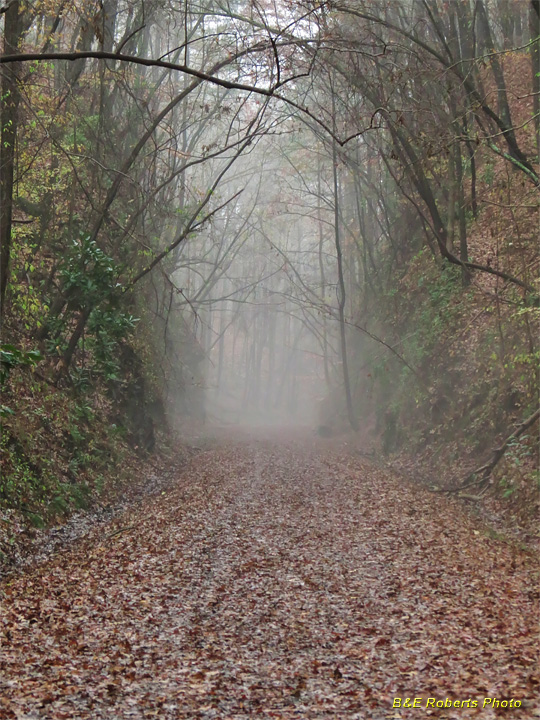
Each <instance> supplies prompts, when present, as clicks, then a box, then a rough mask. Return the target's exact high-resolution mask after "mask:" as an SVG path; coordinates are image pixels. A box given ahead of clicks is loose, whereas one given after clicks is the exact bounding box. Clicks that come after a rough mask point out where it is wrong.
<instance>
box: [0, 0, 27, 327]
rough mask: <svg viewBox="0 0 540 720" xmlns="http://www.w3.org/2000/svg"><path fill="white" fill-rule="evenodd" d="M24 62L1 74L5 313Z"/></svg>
mask: <svg viewBox="0 0 540 720" xmlns="http://www.w3.org/2000/svg"><path fill="white" fill-rule="evenodd" d="M4 23H5V24H4V48H3V54H4V55H11V54H13V53H16V52H17V48H18V44H19V39H20V34H21V25H22V22H21V7H20V2H19V0H16V2H12V3H11V4H10V5H9V6H8V9H7V11H6V13H5V18H4ZM20 70H21V63H18V62H15V63H12V64H11V65H6V66H5V67H4V72H3V75H2V89H1V93H2V95H1V98H2V99H1V108H2V112H1V115H0V127H1V134H0V246H1V255H0V303H1V309H2V313H3V311H4V305H5V303H4V301H5V296H6V288H7V284H8V280H9V259H10V253H11V240H12V237H11V233H12V224H13V223H12V219H13V179H14V171H15V143H16V140H17V125H18V118H19V103H20V92H19V85H18V79H17V78H18V74H19V72H20Z"/></svg>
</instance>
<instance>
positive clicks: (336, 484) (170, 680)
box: [0, 433, 540, 720]
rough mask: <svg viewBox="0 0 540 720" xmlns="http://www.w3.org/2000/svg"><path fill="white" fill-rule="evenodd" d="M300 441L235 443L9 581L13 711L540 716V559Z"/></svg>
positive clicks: (80, 717) (4, 666) (448, 509)
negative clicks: (412, 700)
mask: <svg viewBox="0 0 540 720" xmlns="http://www.w3.org/2000/svg"><path fill="white" fill-rule="evenodd" d="M285 435H286V439H284V438H283V437H281V436H278V435H277V434H276V435H272V433H267V436H266V437H265V438H264V439H261V437H259V438H257V437H251V438H249V437H245V438H244V439H243V440H234V441H233V440H232V439H228V438H222V439H221V441H220V442H217V444H216V447H214V448H213V449H211V450H203V451H202V452H200V453H199V454H198V455H197V456H196V457H194V458H193V459H192V460H191V462H190V464H189V465H188V466H187V467H184V468H183V469H180V470H179V471H178V476H177V478H176V480H175V481H174V482H172V483H169V484H168V486H167V488H166V489H165V490H161V491H160V492H159V494H157V495H154V496H148V498H147V499H146V500H145V501H144V502H143V503H139V504H138V505H137V506H134V507H132V508H128V509H126V511H125V512H124V513H123V514H120V515H118V516H116V517H115V518H114V520H113V521H112V522H111V523H110V524H109V525H104V524H101V525H100V526H99V527H97V528H95V530H94V531H91V532H89V533H88V534H87V535H86V537H85V538H83V539H81V540H79V541H77V542H75V543H74V544H73V545H72V546H71V547H69V548H64V549H63V550H62V551H61V552H60V553H58V554H56V555H55V556H54V557H52V558H50V559H49V560H47V561H46V562H45V563H41V564H38V565H36V566H35V567H34V568H32V569H30V570H28V569H26V570H25V571H24V572H21V573H19V574H18V575H16V576H12V577H10V578H7V579H6V580H5V581H4V582H3V584H2V585H0V590H1V595H0V638H1V643H2V653H1V655H0V718H17V719H18V720H22V719H24V720H33V719H34V718H47V720H56V719H58V718H69V719H72V718H76V719H77V720H84V719H92V720H102V719H103V720H120V719H123V718H160V719H163V720H165V719H167V718H171V719H173V718H217V719H219V720H226V719H229V718H230V719H231V720H232V719H233V718H234V719H235V720H240V719H246V720H247V719H248V718H254V717H263V718H284V719H285V718H287V719H288V718H338V719H340V718H348V719H349V718H351V719H352V718H358V719H361V720H364V718H365V719H366V720H379V719H382V718H395V719H396V720H397V719H399V718H422V717H426V716H427V717H437V718H464V717H480V718H498V717H507V718H534V717H540V711H539V710H538V705H537V703H536V699H537V698H538V690H539V683H540V677H539V673H538V659H539V658H538V650H539V648H538V635H537V630H538V618H539V566H538V562H537V559H536V558H535V557H534V556H533V554H532V553H531V552H530V551H526V550H525V549H523V548H521V547H520V546H519V545H518V544H515V543H509V542H502V541H501V540H500V539H499V538H497V537H493V534H492V533H490V532H489V529H488V528H484V527H482V526H481V525H480V524H479V521H478V520H475V519H474V518H473V517H472V516H470V515H468V514H467V513H466V511H465V510H464V509H463V506H462V505H461V504H459V502H457V501H454V500H452V499H449V498H447V497H443V496H441V495H436V494H433V493H430V492H429V491H428V490H426V489H424V488H422V487H420V486H417V485H414V484H413V483H410V482H408V481H407V480H405V479H403V478H400V477H398V476H397V475H395V474H392V473H391V472H389V471H385V470H382V469H381V468H380V467H377V466H376V465H374V464H372V463H370V462H369V461H367V460H366V459H363V458H360V457H358V456H355V455H354V454H352V453H351V454H345V453H342V452H337V451H336V450H335V449H333V448H332V446H331V444H330V442H329V441H324V440H314V439H312V438H308V437H302V436H300V435H297V436H295V435H294V434H293V433H289V434H288V435H287V434H285ZM396 698H401V699H402V701H403V702H402V703H401V704H402V707H397V705H398V702H397V700H396ZM409 698H421V700H420V701H419V703H417V704H418V705H419V706H418V707H417V708H410V707H403V704H404V703H405V702H406V700H405V699H409ZM486 698H491V699H492V700H491V701H489V700H488V701H486V700H485V699H486ZM512 699H513V700H514V701H516V700H519V701H521V703H522V705H521V708H519V709H518V708H516V707H508V708H502V707H495V702H494V700H496V701H498V702H501V701H503V700H504V701H510V700H512ZM445 701H446V705H448V704H449V703H450V701H452V703H453V706H452V707H446V708H444V707H443V708H441V707H440V704H441V703H443V704H444V702H445ZM467 701H469V703H468V705H469V707H467V706H466V705H467ZM437 702H439V707H437V704H436V703H437ZM457 702H459V703H461V704H462V705H464V706H463V707H459V708H458V707H457V706H455V705H454V704H455V703H457ZM474 702H476V703H477V707H473V705H474ZM513 704H514V705H515V703H513ZM483 706H484V707H483Z"/></svg>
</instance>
